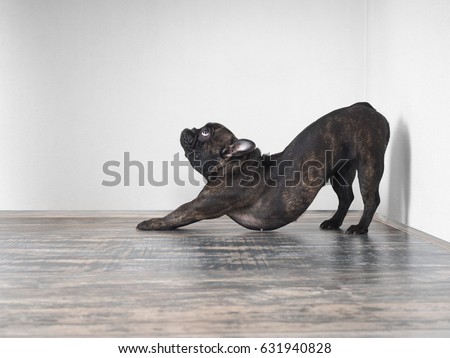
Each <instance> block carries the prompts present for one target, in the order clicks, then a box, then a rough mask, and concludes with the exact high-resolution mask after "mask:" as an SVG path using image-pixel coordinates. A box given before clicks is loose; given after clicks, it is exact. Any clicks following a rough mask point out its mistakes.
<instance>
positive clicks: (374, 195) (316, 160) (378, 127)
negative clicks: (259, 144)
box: [137, 103, 389, 234]
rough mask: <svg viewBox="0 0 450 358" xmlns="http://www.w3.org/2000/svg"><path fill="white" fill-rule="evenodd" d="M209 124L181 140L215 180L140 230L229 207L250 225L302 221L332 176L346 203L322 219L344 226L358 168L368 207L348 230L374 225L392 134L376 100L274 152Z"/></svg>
mask: <svg viewBox="0 0 450 358" xmlns="http://www.w3.org/2000/svg"><path fill="white" fill-rule="evenodd" d="M203 129H205V130H206V131H210V133H211V135H210V138H208V139H207V140H204V139H203V137H202V136H201V135H200V133H201V130H197V129H195V128H194V129H192V130H188V129H185V130H184V131H183V132H182V134H181V138H180V141H181V144H182V146H183V148H184V150H185V154H186V157H187V158H188V159H189V161H190V163H191V165H192V166H193V167H194V168H195V169H196V170H198V171H199V172H200V173H201V174H202V175H203V176H204V177H205V178H206V179H207V184H206V185H205V187H204V188H203V189H202V191H201V192H200V194H199V195H198V197H197V198H195V199H194V200H192V201H191V202H188V203H186V204H184V205H182V206H180V207H179V208H178V209H176V210H175V211H173V212H172V213H170V214H169V215H167V216H166V217H164V218H153V219H150V220H146V221H143V222H141V223H140V224H139V225H138V226H137V228H138V229H139V230H172V229H175V228H177V227H180V226H184V225H188V224H191V223H193V222H196V221H199V220H204V219H213V218H217V217H220V216H222V215H228V216H229V217H230V218H231V219H233V220H234V221H235V222H237V223H238V224H240V225H242V226H244V227H246V228H249V229H255V230H274V229H277V228H279V227H281V226H284V225H286V224H289V223H290V222H292V221H295V220H296V219H297V218H298V217H299V216H300V215H301V214H302V213H303V212H304V211H305V210H306V209H307V208H308V207H309V205H310V204H311V203H312V201H313V200H314V198H315V197H316V195H317V193H318V192H319V190H320V189H321V188H322V187H323V186H324V185H325V182H326V181H330V182H331V185H332V187H333V189H334V191H335V192H336V194H337V196H338V199H339V206H338V209H337V211H336V213H335V214H334V215H333V217H332V218H330V219H329V220H326V221H324V222H323V223H322V224H321V225H320V227H321V229H338V228H339V227H340V226H341V225H342V222H343V220H344V217H345V215H346V214H347V211H348V209H349V207H350V204H351V202H352V201H353V198H354V196H353V191H352V183H353V180H354V178H355V175H356V172H358V180H359V185H360V189H361V195H362V198H363V202H364V211H363V214H362V217H361V219H360V221H359V223H358V224H357V225H352V226H350V227H349V228H348V229H347V231H346V232H347V233H348V234H365V233H367V231H368V227H369V225H370V222H371V221H372V218H373V215H374V213H375V210H376V208H377V207H378V205H379V203H380V196H379V184H380V180H381V177H382V175H383V170H384V154H385V151H386V147H387V144H388V141H389V124H388V122H387V121H386V119H385V118H384V117H383V116H382V115H381V114H380V113H378V112H377V111H376V110H375V109H374V108H373V107H372V106H371V105H370V104H368V103H356V104H354V105H352V106H350V107H346V108H341V109H338V110H335V111H333V112H331V113H329V114H327V115H325V116H323V117H321V118H320V119H318V120H317V121H315V122H314V123H312V124H311V125H309V126H308V127H307V128H306V129H305V130H303V131H302V132H301V133H300V134H299V135H297V137H295V139H294V140H293V141H292V142H291V143H290V144H289V145H288V146H287V147H286V148H285V149H284V150H283V151H282V152H281V153H277V154H273V155H270V156H269V155H263V156H262V155H261V152H260V150H259V149H258V148H255V147H254V146H252V145H251V144H252V143H253V142H251V141H247V142H246V140H240V141H241V142H239V146H238V145H236V143H238V140H237V138H236V137H235V136H234V135H233V133H232V132H230V131H229V130H228V129H227V128H225V127H224V126H223V125H221V124H218V123H208V124H207V125H206V126H204V127H202V130H203ZM243 144H247V145H248V146H247V147H245V145H244V147H245V148H244V149H246V150H242V146H243ZM233 145H234V146H233ZM236 147H238V148H236ZM239 149H241V151H239ZM286 163H288V165H285V164H286ZM336 163H338V164H339V165H337V164H336ZM294 178H295V180H293V179H294ZM287 179H289V180H290V182H289V184H288V185H287V183H286V180H287Z"/></svg>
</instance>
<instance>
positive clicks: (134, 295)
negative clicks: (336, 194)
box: [0, 212, 450, 337]
mask: <svg viewBox="0 0 450 358" xmlns="http://www.w3.org/2000/svg"><path fill="white" fill-rule="evenodd" d="M358 215H359V213H351V214H350V215H349V217H348V218H347V220H346V223H345V225H344V227H345V228H346V227H347V226H348V225H350V224H351V223H356V222H357V219H358ZM328 216H329V213H325V212H309V213H306V214H305V215H303V216H302V217H301V218H300V220H299V221H298V222H296V223H293V224H291V225H288V226H287V227H285V228H282V229H279V230H277V231H273V232H254V231H249V230H246V229H244V228H242V227H240V226H238V225H237V224H235V223H233V222H232V221H230V220H229V219H226V218H222V219H217V220H213V221H208V222H201V223H198V224H194V225H192V226H189V227H186V228H185V229H183V230H176V231H172V232H138V231H136V230H135V226H136V224H137V223H138V222H139V221H141V220H143V219H146V218H148V217H149V215H148V213H142V212H117V213H111V212H109V213H101V212H100V213H95V212H78V213H77V212H59V213H58V212H51V213H46V212H3V213H0V309H1V311H0V337H118V336H119V337H292V336H297V337H319V336H320V337H417V336H423V337H450V248H449V247H450V245H449V244H446V243H444V242H439V241H438V240H437V241H429V240H426V239H424V238H422V237H419V236H417V235H414V234H411V233H409V234H408V233H406V232H403V231H399V230H397V229H395V228H393V227H390V226H387V225H386V224H383V223H381V222H379V221H374V222H373V223H372V226H371V228H370V233H369V235H368V236H361V237H348V236H346V235H344V234H343V233H342V232H340V231H331V232H327V231H321V230H319V229H318V226H319V224H320V222H321V221H322V220H324V219H326V218H328Z"/></svg>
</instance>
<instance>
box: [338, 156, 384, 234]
mask: <svg viewBox="0 0 450 358" xmlns="http://www.w3.org/2000/svg"><path fill="white" fill-rule="evenodd" d="M383 171H384V163H383V158H381V160H366V161H364V162H362V163H359V165H358V180H359V186H360V189H361V196H362V199H363V203H364V211H363V214H362V216H361V219H360V221H359V223H358V224H357V225H352V226H350V227H349V228H348V229H347V231H346V233H347V234H352V235H360V234H367V232H368V227H369V225H370V223H371V222H372V218H373V215H374V214H375V210H376V209H377V207H378V205H379V204H380V194H379V186H380V180H381V177H382V176H383Z"/></svg>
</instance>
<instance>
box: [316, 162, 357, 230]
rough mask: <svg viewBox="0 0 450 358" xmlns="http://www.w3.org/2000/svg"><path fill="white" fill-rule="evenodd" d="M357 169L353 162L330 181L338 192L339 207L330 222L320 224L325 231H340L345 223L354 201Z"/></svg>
mask: <svg viewBox="0 0 450 358" xmlns="http://www.w3.org/2000/svg"><path fill="white" fill-rule="evenodd" d="M355 174H356V168H355V166H354V165H353V163H352V162H347V164H346V165H345V166H344V167H342V169H340V170H339V172H338V173H335V174H334V175H333V176H332V177H331V179H330V181H331V186H332V187H333V190H334V191H335V192H336V194H337V196H338V199H339V205H338V209H337V211H336V213H335V214H334V215H333V217H332V218H331V219H329V220H325V221H324V222H323V223H322V224H320V228H321V229H324V230H332V229H338V228H339V227H340V226H341V225H342V222H343V221H344V218H345V215H347V212H348V209H349V208H350V204H351V203H352V201H353V198H354V196H353V190H352V183H353V180H354V179H355Z"/></svg>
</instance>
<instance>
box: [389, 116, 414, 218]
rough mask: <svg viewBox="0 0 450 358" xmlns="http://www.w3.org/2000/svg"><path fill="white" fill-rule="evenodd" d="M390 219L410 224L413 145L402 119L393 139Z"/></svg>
mask: <svg viewBox="0 0 450 358" xmlns="http://www.w3.org/2000/svg"><path fill="white" fill-rule="evenodd" d="M390 142H391V145H392V147H391V161H390V173H389V174H390V177H389V200H388V208H387V213H388V215H387V216H388V217H389V218H391V219H394V220H396V221H398V222H401V223H403V224H406V225H407V224H408V220H409V205H410V195H411V143H410V136H409V130H408V126H407V125H406V123H405V122H404V120H403V119H402V118H400V120H399V122H398V125H397V128H396V129H395V132H394V133H393V135H392V137H391V140H390Z"/></svg>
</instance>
